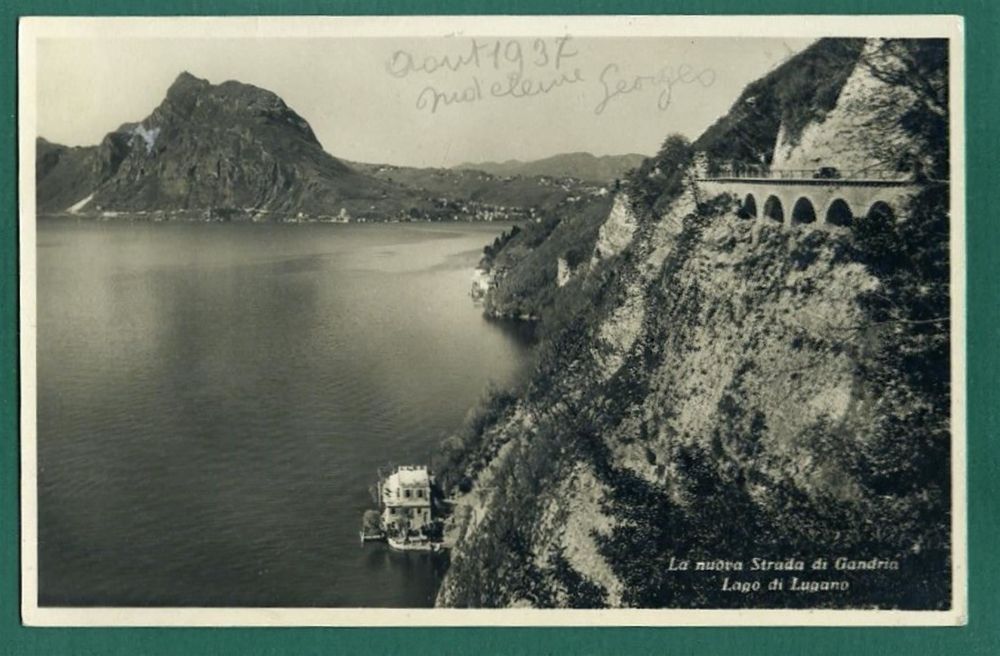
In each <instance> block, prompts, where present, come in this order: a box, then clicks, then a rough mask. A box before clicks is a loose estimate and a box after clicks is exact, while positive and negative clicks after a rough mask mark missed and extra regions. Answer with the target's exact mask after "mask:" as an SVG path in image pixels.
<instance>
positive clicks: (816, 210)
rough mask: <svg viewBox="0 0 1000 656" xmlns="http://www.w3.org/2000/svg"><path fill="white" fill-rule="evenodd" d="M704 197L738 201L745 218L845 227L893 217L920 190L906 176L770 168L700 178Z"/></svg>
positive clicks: (792, 223) (741, 213) (739, 209)
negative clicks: (815, 174)
mask: <svg viewBox="0 0 1000 656" xmlns="http://www.w3.org/2000/svg"><path fill="white" fill-rule="evenodd" d="M695 182H696V184H697V186H698V189H699V191H701V192H702V193H703V194H705V195H709V196H716V195H719V194H724V193H725V194H731V195H733V196H735V197H736V198H740V199H742V201H740V203H739V205H738V207H737V208H736V212H737V214H738V215H739V216H741V217H743V218H745V219H761V220H764V219H766V220H772V221H777V222H780V223H783V224H785V225H786V226H794V225H813V226H816V227H823V228H826V229H834V230H836V229H846V228H848V227H850V225H851V224H852V223H853V222H854V221H857V220H860V219H862V218H877V219H879V220H890V221H891V220H895V218H896V216H897V215H898V213H899V210H900V208H901V207H902V206H903V204H904V203H905V201H906V200H907V199H908V198H909V197H911V196H913V195H914V194H915V193H916V192H917V191H919V189H920V185H919V184H917V183H915V182H913V181H910V180H886V179H879V178H872V179H863V178H857V177H855V178H844V179H840V178H838V179H814V178H809V177H801V178H793V177H787V176H786V175H784V174H783V172H780V171H778V172H770V173H766V174H761V175H760V176H759V177H751V178H746V177H704V178H698V179H697V180H696V181H695Z"/></svg>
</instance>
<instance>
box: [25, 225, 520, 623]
mask: <svg viewBox="0 0 1000 656" xmlns="http://www.w3.org/2000/svg"><path fill="white" fill-rule="evenodd" d="M504 227H505V226H500V225H489V224H478V225H477V224H457V225H456V224H448V225H442V224H431V225H405V224H400V225H225V224H223V225H219V224H144V223H90V222H73V221H61V220H42V221H39V223H38V463H39V469H38V473H39V588H40V594H39V602H40V604H42V605H134V606H181V605H184V606H192V605H193V606H362V607H364V606H385V607H417V606H430V605H432V603H433V596H434V594H435V592H436V588H437V585H438V583H439V579H440V576H441V574H442V573H443V569H444V565H445V563H444V562H442V556H437V555H435V556H432V555H430V554H419V553H396V552H391V551H389V550H388V549H387V548H386V547H385V546H384V545H368V546H366V547H364V548H362V547H361V545H360V544H359V540H358V530H359V528H360V520H361V515H362V513H363V511H364V510H365V509H366V508H370V507H372V506H373V502H372V500H371V497H370V494H369V491H368V489H369V486H370V485H371V484H372V483H373V481H374V477H375V473H376V468H377V467H378V466H380V465H385V464H386V463H388V462H390V461H391V462H394V463H396V464H405V463H412V464H416V463H425V462H428V461H429V459H430V457H431V455H432V454H433V452H434V449H435V446H436V445H437V444H438V443H439V441H440V440H441V439H442V438H443V437H444V436H445V435H446V434H447V433H448V432H449V431H452V430H454V429H455V428H457V427H458V426H459V425H460V424H461V422H462V419H463V417H464V415H465V413H466V412H467V411H468V410H469V408H470V407H472V406H473V405H474V404H475V402H476V400H477V398H478V397H479V396H480V394H481V393H482V391H483V389H484V387H485V386H486V385H487V384H488V382H489V381H491V380H492V381H496V382H498V383H501V384H504V383H508V382H510V381H512V380H513V379H514V378H516V377H517V376H519V375H522V374H523V369H524V367H525V363H526V360H527V355H528V348H529V347H528V346H527V344H526V341H525V339H524V336H523V335H519V334H518V332H517V331H516V330H514V329H512V328H510V327H504V326H503V325H500V324H497V323H493V322H488V321H486V320H484V319H483V318H482V316H481V313H480V310H479V309H478V308H476V307H475V306H474V305H473V304H472V302H471V300H470V298H469V294H468V293H469V289H470V285H471V272H472V268H473V267H474V265H475V263H476V261H477V260H478V258H479V256H480V254H481V250H482V247H483V246H484V245H485V244H486V243H488V242H490V241H492V240H493V238H494V237H495V236H496V235H497V234H499V233H500V232H501V230H503V229H504Z"/></svg>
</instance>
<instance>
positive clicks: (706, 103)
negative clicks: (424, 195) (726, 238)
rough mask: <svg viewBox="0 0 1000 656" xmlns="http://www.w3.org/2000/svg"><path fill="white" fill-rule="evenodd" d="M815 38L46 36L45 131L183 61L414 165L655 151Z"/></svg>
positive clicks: (107, 112)
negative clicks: (267, 94)
mask: <svg viewBox="0 0 1000 656" xmlns="http://www.w3.org/2000/svg"><path fill="white" fill-rule="evenodd" d="M810 42H811V40H810V39H772V38H759V39H754V38H695V39H690V38H678V37H670V38H654V37H637V38H619V37H615V38H608V37H600V38H596V37H586V38H573V37H566V36H563V37H549V38H545V39H535V38H500V39H498V38H495V37H484V38H475V39H473V38H470V37H465V36H462V37H458V36H456V37H436V38H372V37H363V38H322V39H320V38H316V39H305V38H274V37H271V38H267V39H264V38H240V39H237V38H224V39H201V38H199V39H195V38H186V39H180V38H145V39H141V40H140V39H135V38H120V39H115V38H108V37H107V36H105V37H104V38H100V39H97V38H60V39H41V40H39V42H38V58H37V88H38V91H37V111H38V115H37V126H38V134H39V136H42V137H45V138H46V139H48V140H49V141H53V142H56V143H62V144H66V145H91V144H96V143H99V142H100V140H101V139H102V138H103V137H104V135H105V134H107V133H108V132H110V131H112V130H114V129H115V128H116V127H118V126H119V125H121V124H122V123H126V122H136V121H140V120H142V119H143V118H145V117H146V116H148V115H149V114H150V112H151V111H152V110H153V109H154V108H155V107H156V106H157V105H159V104H160V102H161V101H162V100H163V97H164V95H165V93H166V90H167V88H168V87H169V86H170V84H171V82H173V80H174V79H175V78H176V77H177V75H178V74H179V73H181V72H182V71H188V72H190V73H191V74H193V75H195V76H197V77H200V78H205V79H208V80H209V81H210V82H212V83H220V82H224V81H226V80H239V81H240V82H245V83H249V84H254V85H256V86H259V87H263V88H265V89H269V90H271V91H273V92H275V93H276V94H278V95H279V96H280V97H281V98H282V99H284V101H285V102H286V103H287V104H288V105H289V106H290V107H291V108H292V109H294V110H295V111H296V112H298V113H299V114H300V115H301V116H302V117H303V118H305V119H306V121H308V122H309V124H310V125H311V126H312V128H313V131H314V132H315V133H316V136H317V137H318V138H319V140H320V142H321V143H322V144H323V146H324V148H325V149H326V150H327V151H328V152H330V153H331V154H333V155H335V156H337V157H340V158H342V159H347V160H351V161H359V162H378V163H392V164H399V165H408V166H454V165H456V164H459V163H462V162H482V161H503V160H507V159H520V160H532V159H538V158H542V157H547V156H550V155H555V154H558V153H565V152H575V151H588V152H591V153H594V154H595V155H614V154H622V153H641V154H652V153H654V152H655V151H656V150H657V149H658V147H659V145H660V144H661V143H662V141H663V139H664V138H665V137H666V136H667V135H668V134H672V133H680V134H683V135H685V136H687V137H689V138H691V139H695V138H697V137H698V135H699V134H701V132H702V131H703V130H704V129H705V128H707V127H708V126H709V125H711V124H712V123H713V122H714V121H715V120H716V119H717V118H719V117H720V116H722V115H724V114H725V113H726V112H727V111H728V110H729V108H730V106H731V105H732V103H733V102H734V101H735V100H736V98H737V96H738V95H739V93H740V91H742V89H743V87H744V86H746V85H747V84H748V83H749V82H752V81H753V80H755V79H757V78H758V77H760V76H761V75H763V74H765V73H767V72H768V71H770V70H772V69H773V68H774V67H775V66H777V65H779V64H780V63H781V62H783V61H785V60H786V59H787V58H788V57H790V56H791V55H793V54H794V53H796V52H799V51H800V50H802V49H803V48H805V47H806V46H807V45H809V43H810Z"/></svg>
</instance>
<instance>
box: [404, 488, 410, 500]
mask: <svg viewBox="0 0 1000 656" xmlns="http://www.w3.org/2000/svg"><path fill="white" fill-rule="evenodd" d="M403 494H405V495H406V498H407V499H409V498H410V491H409V490H406V491H405V492H404V493H403Z"/></svg>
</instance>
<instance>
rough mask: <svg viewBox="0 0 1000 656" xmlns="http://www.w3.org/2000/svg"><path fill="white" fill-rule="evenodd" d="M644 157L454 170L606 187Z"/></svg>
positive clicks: (586, 157) (469, 165) (573, 157)
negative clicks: (550, 179)
mask: <svg viewBox="0 0 1000 656" xmlns="http://www.w3.org/2000/svg"><path fill="white" fill-rule="evenodd" d="M644 159H645V156H644V155H637V154H635V153H630V154H627V155H603V156H600V157H598V156H596V155H592V154H590V153H563V154H560V155H553V156H551V157H545V158H543V159H536V160H532V161H529V162H522V161H521V160H516V159H511V160H507V161H505V162H479V163H476V162H466V163H464V164H460V165H458V166H456V167H455V168H456V169H463V170H475V171H484V172H486V173H490V174H492V175H498V176H528V177H530V176H539V175H544V176H549V177H553V178H577V179H579V180H586V181H590V182H601V183H605V184H606V183H610V182H613V181H614V180H615V179H616V178H621V177H623V176H624V175H625V174H626V173H628V171H630V170H631V169H634V168H635V167H637V166H639V165H640V164H642V161H643V160H644Z"/></svg>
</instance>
